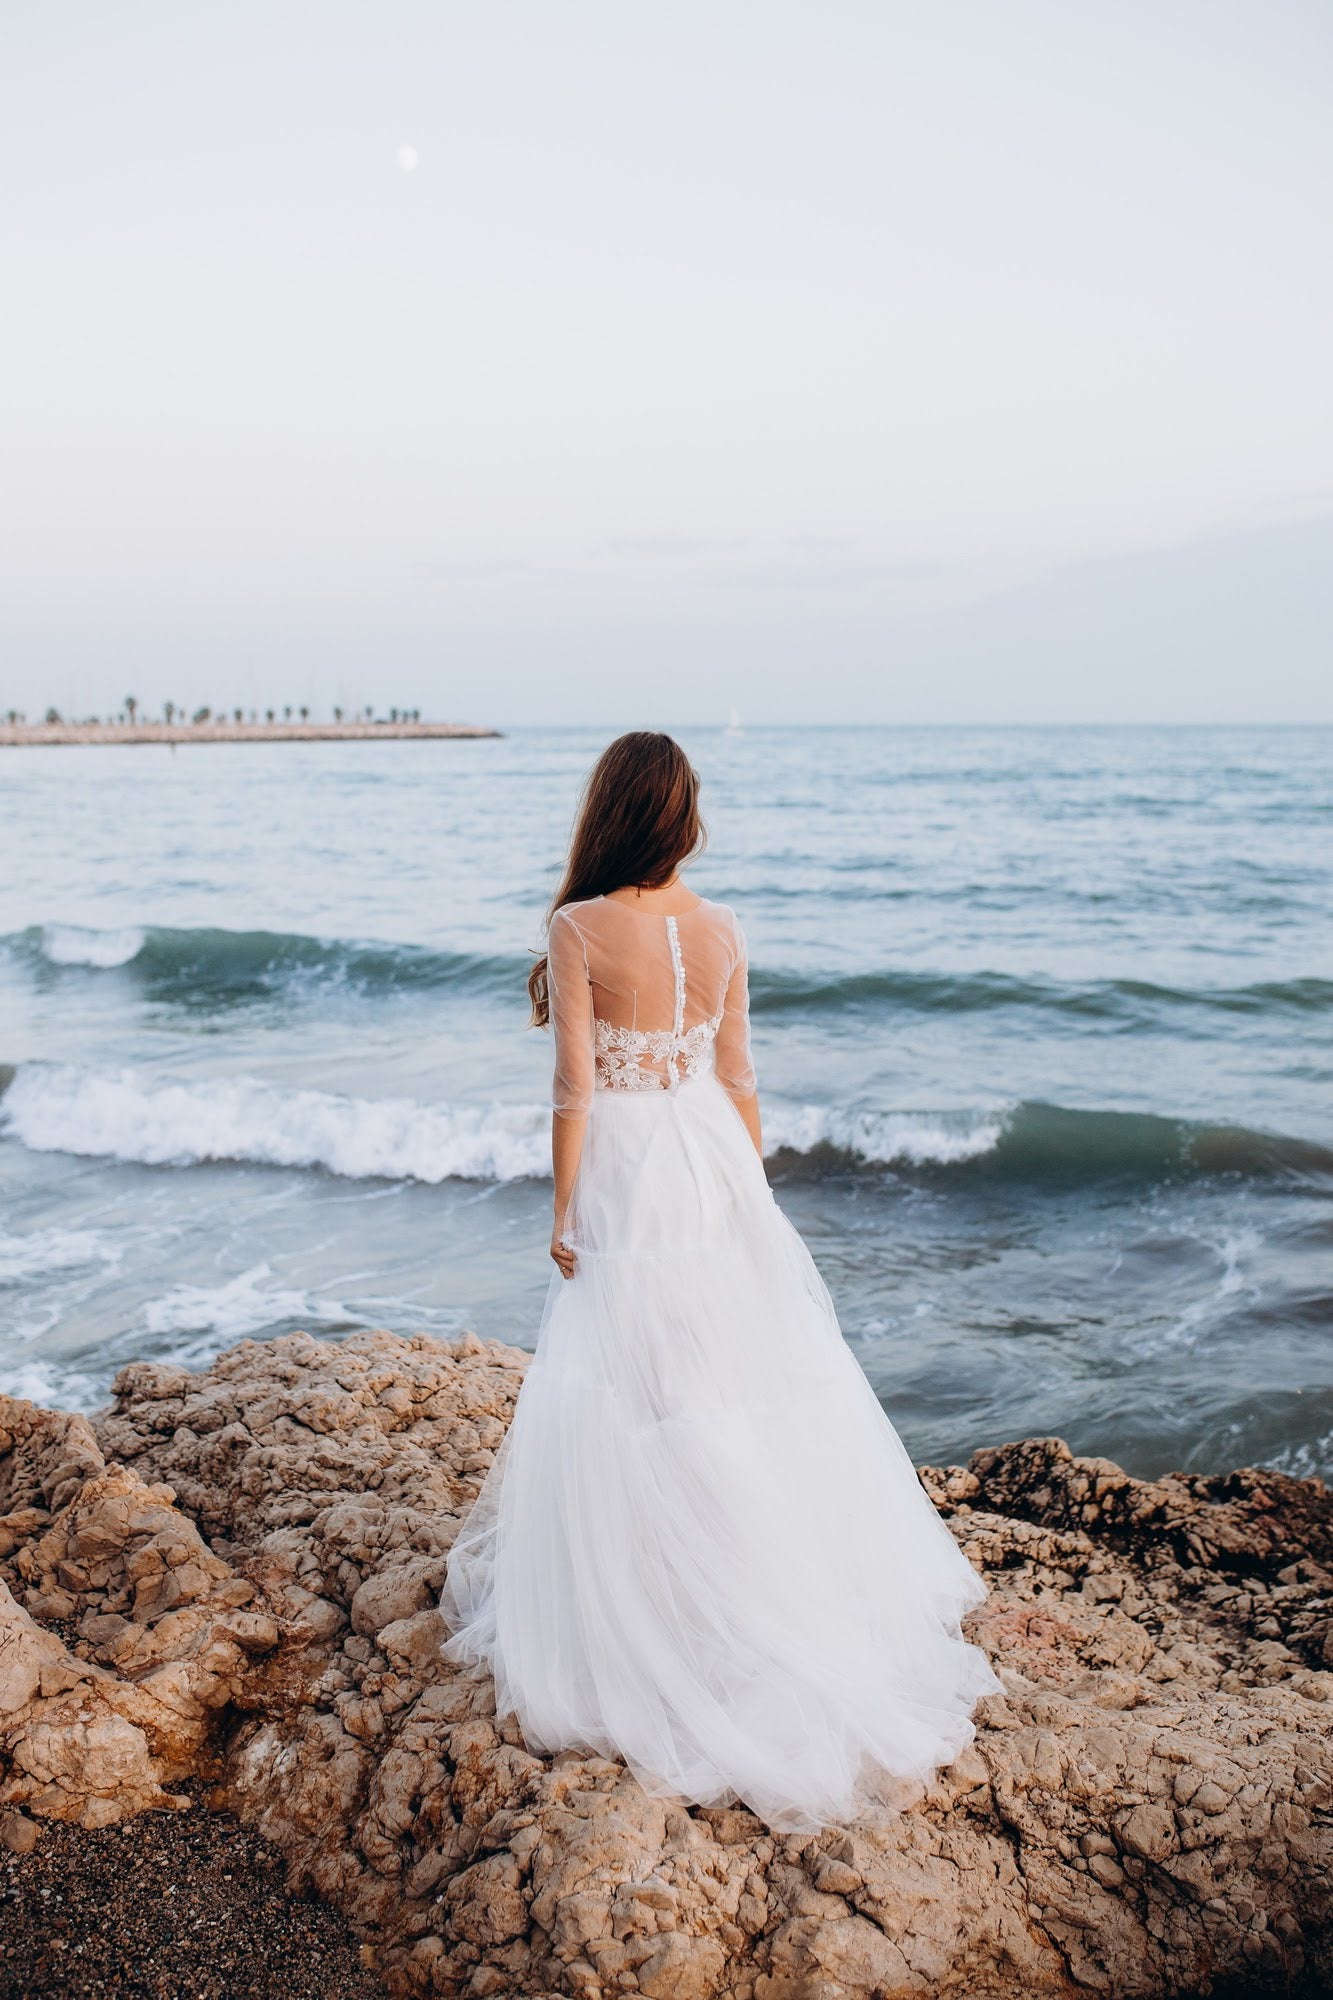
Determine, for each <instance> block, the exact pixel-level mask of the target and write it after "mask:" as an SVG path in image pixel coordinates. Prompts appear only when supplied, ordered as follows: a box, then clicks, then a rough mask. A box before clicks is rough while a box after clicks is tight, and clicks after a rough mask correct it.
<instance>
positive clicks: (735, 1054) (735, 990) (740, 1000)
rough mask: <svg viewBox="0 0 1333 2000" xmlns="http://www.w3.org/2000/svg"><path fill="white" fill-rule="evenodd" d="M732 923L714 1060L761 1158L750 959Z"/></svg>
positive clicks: (721, 1081) (761, 1144) (719, 1076)
mask: <svg viewBox="0 0 1333 2000" xmlns="http://www.w3.org/2000/svg"><path fill="white" fill-rule="evenodd" d="M732 924H733V926H734V929H735V939H734V944H735V952H736V957H735V962H734V964H733V965H732V969H731V977H730V979H729V980H728V981H727V991H726V997H725V999H724V1000H723V1002H722V1019H721V1020H720V1021H719V1022H718V1027H717V1041H716V1044H715V1046H714V1050H713V1060H714V1063H715V1065H716V1069H717V1080H718V1082H719V1083H720V1084H721V1085H722V1088H723V1089H724V1090H725V1091H726V1093H727V1096H728V1097H729V1098H730V1099H731V1101H732V1103H733V1104H734V1105H735V1107H736V1109H737V1111H738V1112H739V1114H740V1118H741V1123H742V1124H743V1125H744V1127H745V1129H746V1131H747V1132H748V1133H749V1135H750V1138H751V1140H752V1142H753V1144H754V1149H755V1151H756V1153H758V1155H759V1157H760V1159H761V1160H762V1159H763V1157H764V1135H763V1130H762V1127H761V1125H760V1122H759V1099H758V1096H757V1095H756V1092H755V1074H754V1062H753V1059H752V1057H751V1054H750V960H749V953H748V951H747V950H746V946H745V934H744V932H743V931H742V930H741V927H740V925H739V924H738V923H737V922H736V919H735V918H734V917H733V918H732Z"/></svg>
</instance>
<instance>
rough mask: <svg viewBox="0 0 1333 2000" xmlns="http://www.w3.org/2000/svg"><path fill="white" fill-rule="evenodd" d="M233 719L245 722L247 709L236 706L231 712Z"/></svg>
mask: <svg viewBox="0 0 1333 2000" xmlns="http://www.w3.org/2000/svg"><path fill="white" fill-rule="evenodd" d="M231 719H232V721H233V722H244V720H245V710H244V709H243V708H234V709H233V710H232V712H231Z"/></svg>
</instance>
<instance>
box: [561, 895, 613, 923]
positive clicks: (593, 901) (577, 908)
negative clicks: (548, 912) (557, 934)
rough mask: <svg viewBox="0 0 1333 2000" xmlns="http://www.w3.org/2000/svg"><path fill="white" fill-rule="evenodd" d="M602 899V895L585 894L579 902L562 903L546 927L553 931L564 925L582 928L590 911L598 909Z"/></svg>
mask: <svg viewBox="0 0 1333 2000" xmlns="http://www.w3.org/2000/svg"><path fill="white" fill-rule="evenodd" d="M604 900H605V898H604V897H602V896H586V897H585V898H584V899H583V901H582V902H579V903H562V904H561V905H560V908H559V909H558V910H557V911H556V912H555V914H554V915H553V917H552V918H551V921H550V923H549V924H548V925H547V929H548V930H550V931H554V930H556V929H557V928H561V927H565V926H567V927H568V928H569V929H571V930H580V929H582V927H583V925H584V924H585V923H586V922H587V920H588V918H589V916H590V915H591V914H592V912H593V911H594V910H596V909H599V908H600V907H601V905H602V903H603V902H604Z"/></svg>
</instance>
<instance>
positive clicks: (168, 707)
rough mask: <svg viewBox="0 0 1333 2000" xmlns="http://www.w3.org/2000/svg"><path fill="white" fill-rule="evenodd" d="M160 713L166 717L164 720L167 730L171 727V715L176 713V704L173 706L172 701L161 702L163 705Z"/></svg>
mask: <svg viewBox="0 0 1333 2000" xmlns="http://www.w3.org/2000/svg"><path fill="white" fill-rule="evenodd" d="M162 713H163V715H165V716H166V718H167V728H168V729H170V727H171V718H172V716H173V715H174V714H175V713H176V704H175V702H174V701H164V702H163V704H162Z"/></svg>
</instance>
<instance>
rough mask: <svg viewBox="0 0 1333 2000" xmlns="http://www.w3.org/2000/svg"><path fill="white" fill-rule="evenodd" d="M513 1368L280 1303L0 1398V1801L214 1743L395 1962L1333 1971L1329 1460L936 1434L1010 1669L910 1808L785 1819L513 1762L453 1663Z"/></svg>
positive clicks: (403, 1980) (976, 1621) (167, 1761)
mask: <svg viewBox="0 0 1333 2000" xmlns="http://www.w3.org/2000/svg"><path fill="white" fill-rule="evenodd" d="M525 1364H526V1356H524V1355H522V1354H519V1353H516V1352H515V1351H513V1350H510V1349H506V1348H503V1347H499V1346H496V1345H493V1344H483V1343H482V1342H479V1341H477V1340H475V1339H473V1338H472V1337H471V1336H467V1337H465V1338H463V1339H462V1340H460V1341H456V1342H452V1343H442V1342H437V1341H433V1340H430V1339H426V1338H425V1337H417V1338H413V1339H410V1340H404V1339H397V1338H395V1337H393V1336H391V1335H388V1334H368V1335H358V1336H356V1337H354V1338H353V1339H350V1340H348V1341H346V1342H343V1343H341V1344H321V1343H319V1342H316V1341H314V1340H311V1339H309V1338H308V1337H306V1336H304V1335H295V1336H292V1337H289V1338H287V1339H283V1340H278V1341H274V1342H272V1343H270V1344H266V1345H257V1344H255V1343H253V1342H243V1343H242V1344H241V1345H240V1346H239V1347H237V1348H235V1349H233V1350H232V1351H231V1352H230V1353H229V1354H225V1355H223V1356H222V1357H220V1359H219V1360H218V1361H217V1362H216V1363H215V1364H214V1365H213V1367H212V1368H211V1369H209V1370H208V1371H207V1372H206V1373H204V1374H201V1375H197V1376H194V1375H189V1374H187V1373H186V1372H185V1371H184V1370H181V1369H178V1368H161V1367H153V1366H150V1365H149V1364H136V1365H135V1366H134V1367H131V1368H129V1369H126V1370H125V1371H123V1373H122V1374H121V1376H120V1377H119V1379H118V1381H117V1385H116V1402H115V1407H114V1409H113V1410H112V1411H111V1412H110V1413H109V1414H108V1415H107V1416H106V1417H105V1418H104V1419H103V1420H102V1421H101V1422H100V1423H99V1424H98V1425H97V1426H96V1434H95V1435H94V1431H93V1429H92V1428H90V1427H89V1426H88V1425H87V1424H86V1423H84V1422H83V1420H82V1419H79V1418H68V1417H60V1416H56V1415H52V1414H47V1413H41V1412H37V1411H34V1410H32V1409H31V1407H30V1406H27V1405H23V1404H4V1403H0V1579H3V1581H4V1582H5V1583H7V1584H8V1587H9V1588H8V1592H6V1594H5V1596H3V1597H0V1807H3V1805H5V1804H12V1803H14V1802H17V1801H20V1800H21V1801H22V1802H23V1804H24V1806H25V1808H26V1810H27V1812H28V1813H30V1814H36V1815H39V1816H40V1815H43V1814H50V1813H58V1814H62V1815H64V1816H73V1817H85V1818H86V1817H92V1818H94V1819H96V1818H97V1817H98V1816H99V1815H101V1814H103V1813H105V1812H108V1811H111V1812H113V1813H115V1814H118V1813H121V1812H125V1813H128V1812H133V1811H139V1810H143V1809H144V1807H145V1806H146V1805H148V1804H151V1803H162V1802H163V1799H164V1798H166V1797H169V1787H170V1785H171V1783H172V1782H173V1780H174V1779H175V1778H176V1777H178V1776H179V1775H183V1773H184V1771H185V1770H187V1769H195V1770H200V1771H206V1772H208V1774H210V1775H211V1776H212V1777H213V1778H214V1779H215V1781H216V1783H217V1787H218V1793H217V1795H218V1797H219V1800H220V1801H221V1802H225V1803H227V1804H229V1805H230V1806H232V1807H233V1809H235V1810H236V1811H237V1812H239V1813H240V1814H241V1815H242V1816H243V1817H244V1818H246V1819H247V1820H249V1821H250V1822H252V1823H254V1824H255V1825H256V1826H258V1828H259V1829H260V1830H261V1831H262V1832H263V1833H264V1834H265V1835H266V1836H267V1837H268V1838H269V1839H270V1840H273V1841H275V1842H277V1843H278V1844H279V1845H280V1846H281V1847H282V1848H283V1850H284V1851H285V1853H286V1854H287V1857H288V1862H289V1869H290V1875H291V1879H292V1881H293V1882H294V1883H296V1884H306V1883H308V1884H310V1885H312V1886H313V1887H314V1888H316V1889H317V1890H318V1891H319V1892H320V1893H321V1894H323V1895H325V1896H327V1897H329V1898H331V1899H333V1900H334V1901H336V1902H337V1903H339V1904H340V1905H341V1906H342V1907H343V1908H344V1909H345V1910H346V1911H347V1912H348V1913H349V1914H350V1915H351V1917H352V1918H353V1920H354V1921H355V1923H356V1924H357V1925H358V1927H359V1928H360V1929H361V1931H362V1933H363V1935H364V1937H365V1939H366V1941H367V1943H368V1945H372V1946H373V1947H374V1948H375V1950H376V1954H377V1963H379V1964H380V1965H381V1966H383V1967H384V1968H385V1972H386V1978H387V1980H388V1982H389V1986H390V1990H391V1991H393V1992H394V1993H396V1994H401V1995H427V1994H433V1995H450V1996H485V1995H497V1996H517V1995H523V1994H528V1995H543V1996H552V1995H584V1996H587V2000H600V1997H601V1996H604V1995H611V1994H617V1995H618V1994H623V1993H636V1992H637V1993H642V1994H646V1995H649V1996H662V2000H668V1996H669V2000H714V1996H716V1997H717V2000H722V1996H727V2000H896V1996H899V1995H907V1994H913V1995H922V1994H929V1995H937V1996H942V2000H946V1997H947V1996H953V1995H959V1996H961V1995H978V1996H980V1995H987V1996H1007V1995H1019V1994H1022V1995H1024V1996H1029V1995H1031V1996H1038V1995H1060V1996H1072V1995H1074V1994H1076V1993H1077V1994H1086V1993H1088V1992H1093V1993H1105V1994H1108V1995H1112V1994H1113V1995H1116V1996H1126V2000H1129V1996H1143V1997H1144V2000H1147V1996H1159V1995H1167V1994H1191V1993H1200V1994H1202V1993H1204V1992H1207V1991H1210V1990H1212V1989H1213V1988H1214V1987H1215V1986H1218V1985H1220V1984H1222V1983H1224V1982H1226V1983H1229V1984H1230V1985H1231V1986H1232V1987H1234V1988H1236V1989H1238V1990H1244V1991H1246V1992H1253V1993H1261V1992H1264V1991H1272V1992H1275V1993H1278V1992H1281V1993H1286V1992H1288V1991H1291V1992H1293V1993H1299V1992H1302V1991H1308V1992H1311V1993H1313V1992H1316V1991H1318V1990H1320V1988H1321V1986H1322V1985H1327V1984H1328V1983H1329V1982H1330V1981H1333V1841H1331V1839H1330V1832H1329V1828H1330V1818H1331V1816H1333V1747H1331V1746H1333V1729H1331V1728H1330V1725H1331V1724H1333V1673H1330V1672H1329V1671H1328V1667H1329V1665H1330V1652H1331V1642H1330V1633H1333V1496H1330V1495H1329V1493H1328V1492H1327V1490H1326V1489H1325V1488H1324V1487H1323V1485H1322V1484H1321V1483H1320V1482H1319V1481H1305V1482H1301V1481H1293V1480H1284V1479H1283V1478H1281V1476H1279V1475H1277V1474H1273V1473H1268V1472H1262V1471H1255V1470H1253V1469H1249V1470H1244V1471H1240V1472H1235V1473H1231V1474H1227V1475H1225V1476H1221V1477H1218V1478H1215V1479H1202V1478H1199V1477H1196V1476H1190V1477H1186V1476H1184V1475H1172V1476H1170V1477H1168V1478H1165V1479H1161V1480H1138V1479H1134V1478H1133V1477H1131V1475H1129V1474H1128V1473H1126V1472H1124V1471H1123V1470H1122V1469H1121V1468H1120V1467H1118V1466H1115V1465H1113V1464H1111V1463H1110V1462H1109V1461H1107V1460H1103V1459H1086V1458H1084V1459H1080V1458H1077V1457H1075V1456H1074V1455H1073V1454H1072V1453H1071V1452H1070V1451H1069V1449H1068V1447H1067V1446H1066V1445H1064V1444H1063V1443H1062V1442H1061V1441H1060V1440H1059V1439H1029V1440H1026V1441H1024V1442H1022V1443H1018V1444H1013V1445H1006V1446H1001V1447H998V1448H996V1449H994V1450H988V1451H983V1452H978V1453H976V1454H975V1455H974V1457H973V1459H972V1461H971V1463H970V1464H969V1465H968V1466H966V1467H960V1466H953V1467H947V1468H938V1469H937V1468H929V1467H927V1468H923V1471H922V1474H921V1477H922V1480H923V1483H924V1484H925V1486H926V1488H927V1490H928V1491H929V1492H930V1494H931V1496H932V1498H933V1499H934V1500H935V1503H936V1505H937V1506H938V1507H939V1508H940V1510H941V1512H942V1513H943V1515H944V1516H945V1518H946V1519H947V1521H948V1523H949V1525H950V1527H951V1529H952V1530H953V1532H954V1533H955V1535H956V1536H957V1538H958V1540H959V1541H960V1543H961V1545H962V1546H963V1548H964V1549H965V1550H966V1552H967V1553H968V1555H969V1557H970V1559H971V1560H972V1561H973V1563H974V1564H976V1566H977V1567H978V1568H979V1569H980V1570H982V1571H983V1572H984V1574H985V1575H986V1576H987V1578H988V1580H989V1582H990V1584H991V1588H992V1594H991V1597H990V1598H989V1600H988V1601H987V1603H986V1604H985V1605H983V1606H982V1607H981V1608H980V1609H979V1610H978V1611H977V1612H976V1613H974V1614H973V1617H972V1619H971V1621H970V1624H969V1630H970V1631H971V1633H972V1636H974V1637H975V1638H976V1639H977V1640H978V1642H979V1643H980V1644H982V1645H984V1646H985V1647H987V1649H988V1650H989V1652H990V1654H991V1656H992V1658H993V1659H994V1661H995V1663H996V1665H997V1669H998V1670H999V1672H1000V1674H1001V1676H1002V1678H1003V1680H1004V1683H1005V1690H1006V1691H1005V1693H1004V1694H1003V1695H992V1696H989V1697H987V1698H986V1700H985V1701H983V1702H982V1704H981V1705H980V1707H979V1710H978V1716H977V1721H978V1730H977V1736H976V1740H975V1742H973V1743H972V1744H971V1745H969V1747H968V1748H967V1749H965V1750H964V1751H963V1752H962V1753H961V1754H960V1755H959V1756H958V1757H957V1758H956V1759H955V1761H954V1763H953V1764H952V1765H951V1766H950V1767H949V1768H948V1769H947V1770H945V1771H942V1772H940V1773H938V1774H937V1776H936V1778H935V1780H934V1782H933V1783H932V1784H930V1785H929V1786H928V1787H921V1786H916V1787H915V1788H907V1789H905V1790H904V1793H903V1796H902V1797H901V1798H899V1799H898V1800H897V1802H896V1803H897V1808H898V1809H897V1810H890V1811H886V1812H885V1813H884V1814H883V1815H882V1816H880V1817H879V1818H877V1819H876V1820H875V1821H874V1822H873V1823H867V1824H864V1825H860V1826H857V1827H855V1828H850V1829H835V1830H829V1831H826V1832H825V1833H823V1834H820V1835H819V1836H817V1837H813V1838H794V1837H791V1836H775V1835H774V1834H773V1833H771V1832H770V1831H769V1829H768V1828H766V1827H765V1826H764V1825H763V1824H762V1822H761V1821H759V1820H758V1819H757V1818H755V1817H754V1815H752V1814H751V1813H749V1812H747V1811H746V1810H745V1809H744V1808H743V1807H742V1806H733V1807H729V1808H713V1809H706V1810H700V1809H692V1810H686V1809H685V1808H683V1807H681V1806H679V1805H676V1804H674V1803H673V1802H670V1801H663V1800H660V1799H650V1798H648V1797H646V1796H645V1795H644V1794H643V1793H642V1792H641V1791H640V1790H639V1788H638V1786H637V1785H636V1784H635V1783H634V1782H633V1780H632V1779H630V1778H629V1776H628V1774H627V1773H626V1772H625V1770H624V1769H623V1767H622V1766H621V1765H619V1764H618V1763H615V1762H610V1761H607V1760H606V1759H603V1758H598V1757H594V1756H582V1755H579V1754H577V1753H574V1752H566V1753H564V1754H563V1755H561V1756H559V1757H555V1758H540V1757H536V1756H533V1755H531V1754H530V1753H529V1752H528V1751H527V1749H526V1748H525V1747H524V1745H523V1743H522V1740H521V1737H520V1735H519V1732H518V1730H517V1727H516V1725H515V1722H514V1719H513V1718H512V1717H497V1716H496V1715H495V1713H494V1700H493V1691H492V1689H491V1686H490V1684H489V1682H488V1681H487V1679H486V1678H485V1677H484V1676H471V1675H467V1674H464V1673H461V1672H459V1671H457V1670H455V1669H452V1668H448V1667H446V1666H445V1665H444V1663H443V1661H442V1659H441V1657H440V1650H441V1646H442V1644H443V1639H444V1636H445V1634H444V1627H443V1623H442V1620H441V1618H440V1614H439V1612H438V1610H437V1609H436V1608H435V1605H436V1598H437V1595H438V1590H439V1585H440V1581H441V1579H442V1577H443V1572H444V1563H445V1559H446V1557H447V1554H448V1550H449V1547H450V1545H451V1543H452V1540H453V1536H454V1534H455V1532H456V1530H457V1527H458V1523H459V1521H460V1520H461V1518H462V1517H463V1515H464V1514H465V1512H466V1510H467V1507H468V1506H469V1505H470V1503H471V1501H472V1499H473V1497H474V1496H475V1493H476V1491H477V1487H478V1485H479V1483H480V1480H481V1478H482V1477H483V1476H484V1474H485V1471H486V1469H487V1467H488V1466H489V1465H490V1463H491V1461H492V1458H493V1455H494V1452H495V1450H496V1448H497V1447H498V1445H499V1443H500V1442H501V1440H502V1438H503V1436H504V1432H505V1428H506V1426H507V1423H508V1421H509V1417H510V1415H511V1413H512V1409H513V1404H514V1398H515V1396H516V1394H517V1391H518V1387H519V1385H520V1383H521V1380H522V1373H523V1368H524V1366H525ZM119 1773H123V1775H117V1774H119ZM94 1780H95V1781H96V1782H94ZM154 1787H156V1788H157V1790H156V1794H154V1789H153V1788H154ZM26 1823H28V1824H31V1823H33V1822H32V1821H27V1822H26ZM6 1824H8V1822H6ZM20 1837H23V1836H22V1835H21V1836H20Z"/></svg>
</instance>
